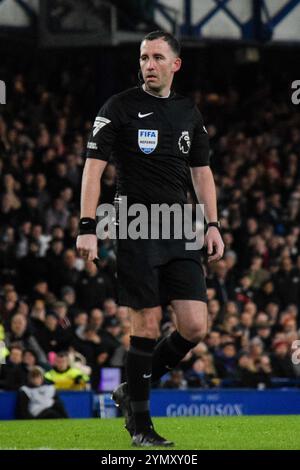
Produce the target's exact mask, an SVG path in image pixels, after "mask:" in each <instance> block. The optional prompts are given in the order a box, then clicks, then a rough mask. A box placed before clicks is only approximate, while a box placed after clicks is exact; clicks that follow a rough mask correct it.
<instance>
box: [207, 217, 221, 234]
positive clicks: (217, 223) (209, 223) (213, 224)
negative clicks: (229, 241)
mask: <svg viewBox="0 0 300 470" xmlns="http://www.w3.org/2000/svg"><path fill="white" fill-rule="evenodd" d="M209 227H216V228H217V229H218V230H219V232H220V231H221V224H220V222H219V221H218V220H217V221H216V222H208V224H207V228H209Z"/></svg>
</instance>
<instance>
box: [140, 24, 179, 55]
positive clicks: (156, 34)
mask: <svg viewBox="0 0 300 470" xmlns="http://www.w3.org/2000/svg"><path fill="white" fill-rule="evenodd" d="M155 39H163V40H164V41H166V42H167V43H168V44H169V46H170V48H171V49H172V51H173V52H174V54H175V55H177V56H178V57H179V56H180V51H181V47H180V44H179V41H178V40H177V39H176V38H175V36H173V34H171V33H167V32H165V31H159V30H158V31H152V32H151V33H149V34H147V35H146V36H145V37H144V39H143V41H154V40H155ZM143 41H142V42H143Z"/></svg>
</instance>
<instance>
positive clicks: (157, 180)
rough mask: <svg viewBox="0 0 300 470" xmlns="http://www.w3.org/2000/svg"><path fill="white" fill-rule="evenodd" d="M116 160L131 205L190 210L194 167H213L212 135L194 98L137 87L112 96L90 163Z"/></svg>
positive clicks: (97, 125) (100, 118)
mask: <svg viewBox="0 0 300 470" xmlns="http://www.w3.org/2000/svg"><path fill="white" fill-rule="evenodd" d="M111 155H112V156H113V159H114V161H115V163H116V165H117V172H118V193H119V194H121V195H126V196H127V197H128V202H129V203H134V202H139V203H143V204H149V203H158V204H161V203H167V204H173V203H180V204H184V203H186V193H187V183H188V175H189V167H199V166H206V165H209V145H208V135H207V131H206V129H205V127H204V125H203V119H202V116H201V114H200V112H199V110H198V108H197V106H196V105H195V104H194V103H193V102H192V100H191V99H190V98H187V97H183V96H181V95H178V94H176V93H172V92H171V94H170V96H169V97H168V98H159V97H156V96H153V95H150V94H149V93H147V92H145V91H144V90H143V88H142V87H135V88H131V89H129V90H126V91H124V92H122V93H119V94H117V95H114V96H112V97H111V98H110V99H109V100H108V101H107V102H106V103H105V104H104V105H103V106H102V108H101V109H100V111H99V113H98V115H97V117H96V119H95V122H94V126H93V130H92V132H91V135H90V138H89V141H88V144H87V158H96V159H100V160H104V161H108V160H109V158H110V156H111Z"/></svg>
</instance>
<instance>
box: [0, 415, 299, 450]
mask: <svg viewBox="0 0 300 470" xmlns="http://www.w3.org/2000/svg"><path fill="white" fill-rule="evenodd" d="M153 421H154V424H155V427H156V429H157V431H158V432H159V433H161V434H162V435H163V436H165V437H167V438H168V439H172V440H174V441H175V443H176V445H175V446H174V447H173V449H174V450H202V449H203V450H204V449H207V450H212V449H227V450H229V449H300V416H240V417H205V418H204V417H192V418H154V420H153ZM0 436H1V438H0V449H18V450H19V449H101V450H118V449H119V450H125V449H126V450H127V449H132V447H131V445H130V438H129V435H128V434H127V432H126V431H125V429H124V428H123V419H121V418H115V419H97V418H94V419H76V420H75V419H74V420H73V419H70V420H52V421H47V420H37V421H34V420H33V421H2V422H0ZM148 449H149V448H148ZM144 450H146V449H144Z"/></svg>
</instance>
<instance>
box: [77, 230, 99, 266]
mask: <svg viewBox="0 0 300 470" xmlns="http://www.w3.org/2000/svg"><path fill="white" fill-rule="evenodd" d="M76 248H77V251H78V254H79V256H81V257H82V258H83V259H85V260H88V261H93V260H94V259H95V258H97V257H98V243H97V235H94V234H85V235H78V237H77V240H76Z"/></svg>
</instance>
